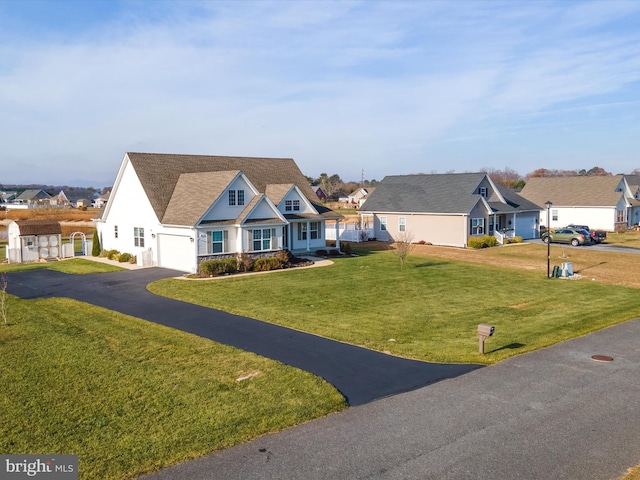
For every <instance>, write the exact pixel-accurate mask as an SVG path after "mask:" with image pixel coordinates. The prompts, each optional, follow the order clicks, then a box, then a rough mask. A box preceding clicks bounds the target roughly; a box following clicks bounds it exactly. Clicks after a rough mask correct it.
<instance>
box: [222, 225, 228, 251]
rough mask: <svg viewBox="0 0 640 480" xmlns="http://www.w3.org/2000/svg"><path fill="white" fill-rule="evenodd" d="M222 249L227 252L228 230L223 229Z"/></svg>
mask: <svg viewBox="0 0 640 480" xmlns="http://www.w3.org/2000/svg"><path fill="white" fill-rule="evenodd" d="M222 235H223V237H222V251H223V252H224V253H227V252H228V251H229V232H227V231H226V230H224V231H223V232H222Z"/></svg>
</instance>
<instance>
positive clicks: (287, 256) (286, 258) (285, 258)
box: [276, 250, 293, 265]
mask: <svg viewBox="0 0 640 480" xmlns="http://www.w3.org/2000/svg"><path fill="white" fill-rule="evenodd" d="M276 258H277V259H279V260H280V261H281V262H282V264H283V265H286V264H288V263H290V262H291V259H292V258H293V254H292V253H291V252H290V251H289V250H278V253H276Z"/></svg>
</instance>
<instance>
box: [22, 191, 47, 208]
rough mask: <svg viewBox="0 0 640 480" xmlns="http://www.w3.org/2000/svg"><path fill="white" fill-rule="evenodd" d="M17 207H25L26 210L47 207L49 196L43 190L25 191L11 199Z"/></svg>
mask: <svg viewBox="0 0 640 480" xmlns="http://www.w3.org/2000/svg"><path fill="white" fill-rule="evenodd" d="M13 203H14V204H17V205H27V206H28V208H36V207H48V206H50V205H51V195H49V194H48V193H47V192H45V191H44V190H35V189H33V190H25V191H24V192H22V193H21V194H20V195H18V196H16V197H15V198H14V199H13Z"/></svg>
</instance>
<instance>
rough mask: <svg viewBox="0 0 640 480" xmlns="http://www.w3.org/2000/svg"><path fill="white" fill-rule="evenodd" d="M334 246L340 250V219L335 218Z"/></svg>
mask: <svg viewBox="0 0 640 480" xmlns="http://www.w3.org/2000/svg"><path fill="white" fill-rule="evenodd" d="M325 243H326V240H325ZM336 248H337V249H338V250H340V220H336Z"/></svg>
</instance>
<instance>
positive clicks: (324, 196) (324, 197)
mask: <svg viewBox="0 0 640 480" xmlns="http://www.w3.org/2000/svg"><path fill="white" fill-rule="evenodd" d="M311 188H312V189H313V191H314V192H316V196H317V197H318V200H324V201H326V200H327V194H326V193H324V190H323V189H322V187H320V186H318V185H312V186H311Z"/></svg>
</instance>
